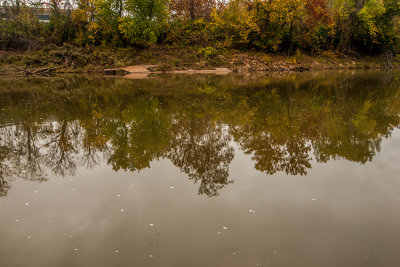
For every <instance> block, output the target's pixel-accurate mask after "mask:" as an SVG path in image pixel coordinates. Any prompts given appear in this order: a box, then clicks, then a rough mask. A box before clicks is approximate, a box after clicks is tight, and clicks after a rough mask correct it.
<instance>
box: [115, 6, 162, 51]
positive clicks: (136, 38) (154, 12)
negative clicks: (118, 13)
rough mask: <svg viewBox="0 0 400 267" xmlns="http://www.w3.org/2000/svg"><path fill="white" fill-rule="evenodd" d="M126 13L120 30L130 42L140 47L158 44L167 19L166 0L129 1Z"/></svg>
mask: <svg viewBox="0 0 400 267" xmlns="http://www.w3.org/2000/svg"><path fill="white" fill-rule="evenodd" d="M125 12H126V15H125V16H123V17H122V18H121V24H120V25H119V30H120V31H121V33H122V34H123V36H124V37H125V38H126V39H127V40H128V41H130V42H131V43H132V44H135V45H138V46H148V45H150V44H153V43H156V42H157V38H158V35H159V33H160V30H161V27H162V26H163V23H164V22H165V20H166V17H167V5H166V1H165V0H127V1H126V9H125Z"/></svg>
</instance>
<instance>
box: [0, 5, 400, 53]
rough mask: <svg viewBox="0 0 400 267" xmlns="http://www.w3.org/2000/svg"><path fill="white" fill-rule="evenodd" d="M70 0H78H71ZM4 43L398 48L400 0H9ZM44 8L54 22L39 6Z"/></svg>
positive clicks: (0, 29) (1, 26)
mask: <svg viewBox="0 0 400 267" xmlns="http://www.w3.org/2000/svg"><path fill="white" fill-rule="evenodd" d="M71 1H72V2H71ZM2 6H3V19H1V20H0V48H3V49H16V48H17V49H18V48H19V49H21V48H23V49H27V48H35V47H40V46H41V45H43V44H48V43H54V44H56V45H62V44H63V43H71V44H74V45H77V46H88V45H93V46H112V47H115V46H121V47H127V46H134V47H140V48H144V47H148V46H150V45H154V44H160V45H167V46H168V45H173V46H200V47H207V48H210V49H211V48H212V49H239V50H260V51H266V52H280V53H293V52H294V51H296V49H301V50H304V51H309V52H310V53H312V54H318V53H321V52H322V51H326V50H335V51H338V52H341V53H343V54H375V53H382V52H385V53H390V54H396V53H398V52H399V51H400V4H399V1H398V0H230V1H220V0H44V1H43V0H5V1H4V2H3V3H2ZM44 8H46V10H48V11H49V12H50V20H49V22H45V23H43V22H40V21H39V19H38V16H37V14H39V13H40V12H42V11H43V9H44Z"/></svg>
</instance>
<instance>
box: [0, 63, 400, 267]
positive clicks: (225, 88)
mask: <svg viewBox="0 0 400 267" xmlns="http://www.w3.org/2000/svg"><path fill="white" fill-rule="evenodd" d="M399 74H400V73H399V72H372V71H360V72H325V73H312V72H311V73H303V74H279V75H273V76H272V75H257V76H252V75H250V76H240V75H233V74H231V75H227V76H214V75H193V76H185V75H174V76H173V75H166V76H157V77H150V78H149V79H146V80H126V79H121V78H104V77H87V76H65V77H50V78H39V77H31V78H21V77H19V78H15V77H1V78H0V195H1V197H0V262H1V263H0V265H1V266H4V267H8V266H399V262H400V255H399V253H398V252H399V250H400V212H399V207H400V164H399V162H400V131H399V128H398V127H399V125H400V116H399V115H400V79H399V77H400V76H399Z"/></svg>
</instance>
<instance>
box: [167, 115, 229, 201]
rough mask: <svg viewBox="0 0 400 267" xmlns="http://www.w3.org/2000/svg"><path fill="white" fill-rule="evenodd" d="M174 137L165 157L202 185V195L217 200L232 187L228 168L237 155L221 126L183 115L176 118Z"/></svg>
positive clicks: (197, 117) (207, 119)
mask: <svg viewBox="0 0 400 267" xmlns="http://www.w3.org/2000/svg"><path fill="white" fill-rule="evenodd" d="M172 136H173V139H172V141H171V144H170V148H169V150H168V152H167V154H166V157H167V158H169V159H170V160H171V161H172V162H173V163H174V165H175V166H177V167H179V168H180V170H181V171H182V172H184V173H186V174H187V175H188V176H189V178H190V179H192V180H193V181H194V182H195V183H198V182H200V187H199V191H198V192H199V194H205V195H207V196H210V197H211V196H216V195H218V192H219V190H220V189H222V188H223V187H224V186H225V185H227V184H228V183H231V181H228V177H229V164H230V162H231V161H232V159H233V156H234V153H233V152H234V151H233V148H232V147H231V146H230V145H229V141H230V139H231V138H230V136H229V135H228V133H227V131H226V130H224V128H223V126H222V125H221V124H218V123H216V122H215V121H212V120H211V119H210V118H209V117H208V116H195V115H194V114H182V115H181V116H179V115H178V116H176V117H175V118H174V123H173V124H172Z"/></svg>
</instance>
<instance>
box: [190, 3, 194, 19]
mask: <svg viewBox="0 0 400 267" xmlns="http://www.w3.org/2000/svg"><path fill="white" fill-rule="evenodd" d="M189 12H190V18H191V19H192V20H194V0H190V6H189Z"/></svg>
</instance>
